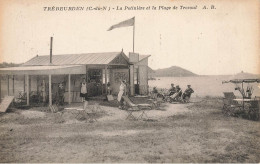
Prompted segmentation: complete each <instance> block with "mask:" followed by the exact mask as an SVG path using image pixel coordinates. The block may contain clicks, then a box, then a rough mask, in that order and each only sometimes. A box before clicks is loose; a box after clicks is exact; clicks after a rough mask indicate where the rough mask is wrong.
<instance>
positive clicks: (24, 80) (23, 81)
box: [23, 75, 25, 92]
mask: <svg viewBox="0 0 260 164" xmlns="http://www.w3.org/2000/svg"><path fill="white" fill-rule="evenodd" d="M23 92H25V75H24V77H23Z"/></svg>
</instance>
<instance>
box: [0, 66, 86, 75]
mask: <svg viewBox="0 0 260 164" xmlns="http://www.w3.org/2000/svg"><path fill="white" fill-rule="evenodd" d="M0 74H2V75H50V74H51V75H62V74H63V75H64V74H86V66H84V65H67V66H51V65H50V66H23V67H8V68H0Z"/></svg>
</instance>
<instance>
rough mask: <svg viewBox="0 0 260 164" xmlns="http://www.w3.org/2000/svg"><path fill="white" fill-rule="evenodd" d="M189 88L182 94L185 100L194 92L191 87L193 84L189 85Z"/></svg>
mask: <svg viewBox="0 0 260 164" xmlns="http://www.w3.org/2000/svg"><path fill="white" fill-rule="evenodd" d="M187 86H188V88H187V89H186V90H185V91H184V93H183V95H182V99H183V100H185V99H186V98H190V96H191V94H192V93H193V92H194V91H193V89H192V88H191V85H187Z"/></svg>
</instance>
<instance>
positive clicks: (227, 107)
mask: <svg viewBox="0 0 260 164" xmlns="http://www.w3.org/2000/svg"><path fill="white" fill-rule="evenodd" d="M223 93H224V98H223V107H222V109H223V112H224V114H227V115H234V110H235V109H239V110H241V109H242V107H243V106H242V105H240V104H239V103H238V102H237V101H235V100H234V99H236V96H235V95H234V93H233V92H223Z"/></svg>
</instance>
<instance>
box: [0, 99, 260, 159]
mask: <svg viewBox="0 0 260 164" xmlns="http://www.w3.org/2000/svg"><path fill="white" fill-rule="evenodd" d="M74 107H75V106H74ZM76 107H80V106H77V105H76ZM221 107H222V102H221V100H219V99H217V98H207V99H206V98H204V99H202V100H201V101H197V102H195V103H190V104H164V105H163V106H162V107H161V110H151V111H147V112H146V113H147V115H148V117H149V119H145V120H138V121H133V120H126V119H125V118H126V117H127V112H126V111H124V110H119V109H117V108H114V107H107V106H101V108H100V109H98V111H99V115H97V120H98V121H97V122H94V123H91V122H89V121H88V120H84V119H82V120H81V119H76V118H75V116H76V114H77V113H78V111H77V110H73V109H67V110H64V111H63V113H62V115H60V113H55V114H53V113H46V112H41V111H40V109H39V108H33V109H30V110H11V111H9V112H8V113H5V114H1V115H0V162H259V161H260V156H259V154H260V150H259V147H260V122H259V121H257V122H256V121H250V120H245V119H242V118H235V117H226V116H223V114H222V112H221ZM140 114H141V113H138V112H135V113H134V115H135V116H138V115H140Z"/></svg>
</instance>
